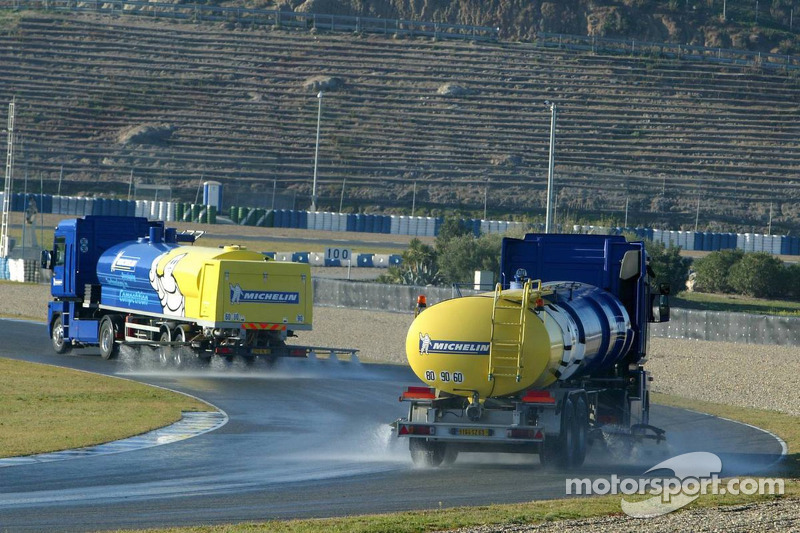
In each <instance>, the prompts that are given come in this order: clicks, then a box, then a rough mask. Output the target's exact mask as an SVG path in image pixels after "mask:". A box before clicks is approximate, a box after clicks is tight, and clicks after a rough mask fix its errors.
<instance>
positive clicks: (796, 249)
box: [790, 236, 800, 255]
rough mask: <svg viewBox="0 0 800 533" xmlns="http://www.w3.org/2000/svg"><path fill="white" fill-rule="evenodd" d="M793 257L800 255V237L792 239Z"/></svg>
mask: <svg viewBox="0 0 800 533" xmlns="http://www.w3.org/2000/svg"><path fill="white" fill-rule="evenodd" d="M790 249H791V254H792V255H800V237H797V236H794V237H792V244H791V246H790Z"/></svg>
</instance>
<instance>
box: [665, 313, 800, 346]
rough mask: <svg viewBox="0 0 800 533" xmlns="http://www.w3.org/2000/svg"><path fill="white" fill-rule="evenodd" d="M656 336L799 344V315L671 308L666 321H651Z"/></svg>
mask: <svg viewBox="0 0 800 533" xmlns="http://www.w3.org/2000/svg"><path fill="white" fill-rule="evenodd" d="M650 331H651V333H652V334H653V335H655V336H657V337H668V338H672V339H695V340H701V341H724V342H738V343H745V344H780V345H784V346H796V345H798V344H800V318H798V317H789V316H775V315H753V314H748V313H723V312H721V311H699V310H695V309H672V313H671V316H670V321H669V322H666V323H664V324H654V325H653V327H652V329H651V330H650Z"/></svg>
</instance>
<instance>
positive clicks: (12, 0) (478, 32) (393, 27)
mask: <svg viewBox="0 0 800 533" xmlns="http://www.w3.org/2000/svg"><path fill="white" fill-rule="evenodd" d="M0 8H6V9H44V10H52V11H73V12H89V13H107V14H118V15H138V16H146V17H150V18H155V19H166V20H181V21H188V22H233V23H236V24H241V25H245V26H270V27H277V28H298V29H306V30H311V29H318V30H326V31H348V32H357V33H380V34H384V35H400V36H409V37H413V36H423V37H434V38H436V39H466V40H497V37H498V34H499V31H500V30H499V28H490V27H488V26H469V25H465V24H443V23H438V22H425V21H416V20H402V19H384V18H375V17H353V16H345V15H326V14H320V13H305V12H295V11H281V10H278V9H255V8H246V7H224V6H215V5H204V4H177V3H176V4H172V3H167V2H146V1H131V0H0Z"/></svg>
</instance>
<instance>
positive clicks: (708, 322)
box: [314, 278, 800, 345]
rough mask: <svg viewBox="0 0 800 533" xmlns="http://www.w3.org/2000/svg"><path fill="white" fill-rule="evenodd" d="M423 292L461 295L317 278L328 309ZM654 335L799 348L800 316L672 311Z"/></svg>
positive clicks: (318, 298)
mask: <svg viewBox="0 0 800 533" xmlns="http://www.w3.org/2000/svg"><path fill="white" fill-rule="evenodd" d="M461 293H462V294H463V295H466V294H474V293H475V291H467V290H462V291H461ZM420 294H424V295H425V296H426V297H427V300H428V305H433V304H435V303H436V302H440V301H442V300H447V299H449V298H453V297H456V296H458V295H457V294H455V293H454V291H453V289H451V288H443V287H410V286H408V285H383V284H379V283H364V282H356V281H346V280H333V279H323V278H315V279H314V303H315V304H316V305H322V306H330V307H350V308H355V309H368V310H376V311H389V312H396V313H413V312H414V308H415V307H416V303H417V296H418V295H420ZM650 334H651V335H653V336H655V337H669V338H673V339H696V340H704V341H725V342H738V343H747V344H780V345H798V344H800V318H794V317H781V316H765V315H752V314H745V313H722V312H718V311H696V310H690V309H672V313H671V316H670V321H669V322H667V323H664V324H652V325H651V329H650Z"/></svg>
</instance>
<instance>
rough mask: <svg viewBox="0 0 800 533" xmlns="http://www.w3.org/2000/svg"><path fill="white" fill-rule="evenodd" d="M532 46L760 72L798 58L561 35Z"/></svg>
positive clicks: (542, 37) (789, 65)
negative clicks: (687, 61)
mask: <svg viewBox="0 0 800 533" xmlns="http://www.w3.org/2000/svg"><path fill="white" fill-rule="evenodd" d="M536 44H537V45H539V46H544V47H550V48H552V47H558V48H566V49H569V50H591V51H592V52H597V51H603V52H617V53H623V54H630V55H640V56H641V55H658V56H661V57H673V58H676V59H690V60H700V61H708V62H711V63H727V64H731V65H740V66H741V65H744V66H758V67H764V68H779V69H789V70H794V69H800V56H793V55H789V54H770V53H766V52H752V51H750V50H736V49H733V48H709V47H706V46H691V45H687V44H678V43H655V42H650V41H637V40H636V39H611V38H607V37H595V36H586V35H568V34H563V33H544V32H541V33H537V34H536Z"/></svg>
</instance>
